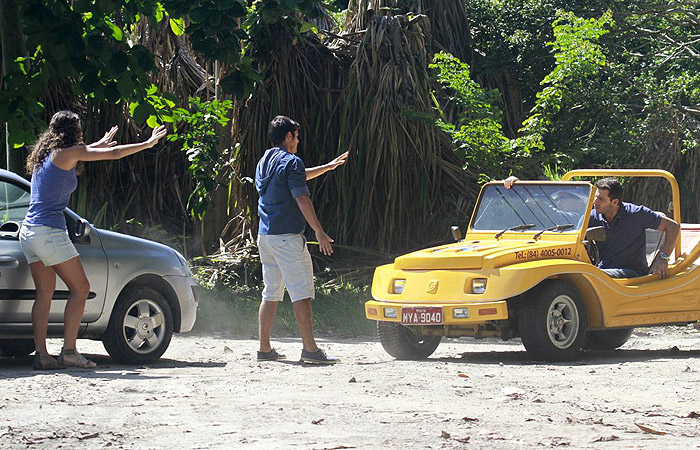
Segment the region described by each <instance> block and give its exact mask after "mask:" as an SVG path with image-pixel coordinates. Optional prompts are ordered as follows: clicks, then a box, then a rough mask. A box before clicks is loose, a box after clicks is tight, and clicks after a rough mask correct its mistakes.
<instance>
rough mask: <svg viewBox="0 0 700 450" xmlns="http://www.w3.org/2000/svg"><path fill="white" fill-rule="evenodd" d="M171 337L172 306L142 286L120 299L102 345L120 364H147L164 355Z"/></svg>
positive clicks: (155, 292) (151, 290) (159, 295)
mask: <svg viewBox="0 0 700 450" xmlns="http://www.w3.org/2000/svg"><path fill="white" fill-rule="evenodd" d="M172 335H173V314H172V312H171V311H170V305H168V302H167V301H166V300H165V298H164V297H163V296H162V295H161V294H160V293H158V292H157V291H155V290H153V289H150V288H146V287H142V288H138V289H135V290H132V291H129V292H126V293H125V294H122V295H120V296H119V299H117V303H116V304H115V305H114V309H113V310H112V316H111V317H110V319H109V325H108V327H107V331H106V332H105V334H104V335H103V336H102V343H103V344H104V347H105V349H106V350H107V353H109V355H110V356H111V357H112V358H113V359H114V360H116V361H117V362H120V363H126V364H145V363H151V362H153V361H156V360H157V359H158V358H160V357H161V355H163V353H165V350H166V349H167V348H168V345H170V339H171V338H172Z"/></svg>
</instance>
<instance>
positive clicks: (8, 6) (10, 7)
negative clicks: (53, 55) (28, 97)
mask: <svg viewBox="0 0 700 450" xmlns="http://www.w3.org/2000/svg"><path fill="white" fill-rule="evenodd" d="M0 42H1V43H2V74H3V76H2V79H3V80H5V79H6V78H7V75H8V74H9V73H10V72H11V71H12V70H13V62H14V60H15V59H16V58H17V57H20V56H24V55H25V53H26V52H25V50H24V36H23V35H22V24H21V19H20V2H18V1H17V0H0ZM3 84H4V81H3ZM2 87H3V88H4V87H5V86H2ZM3 127H4V131H5V133H4V135H5V139H4V143H5V154H6V163H7V169H8V170H10V171H12V172H15V173H24V158H23V155H22V151H21V149H15V148H10V147H9V141H8V136H9V134H10V131H11V130H9V129H8V124H7V123H5V124H3Z"/></svg>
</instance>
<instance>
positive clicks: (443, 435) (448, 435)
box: [440, 430, 452, 439]
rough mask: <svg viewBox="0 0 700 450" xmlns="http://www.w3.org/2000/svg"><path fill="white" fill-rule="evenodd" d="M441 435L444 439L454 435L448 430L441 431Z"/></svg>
mask: <svg viewBox="0 0 700 450" xmlns="http://www.w3.org/2000/svg"><path fill="white" fill-rule="evenodd" d="M440 437H441V438H443V439H450V438H451V437H452V435H451V434H450V433H448V432H447V431H445V430H442V433H440Z"/></svg>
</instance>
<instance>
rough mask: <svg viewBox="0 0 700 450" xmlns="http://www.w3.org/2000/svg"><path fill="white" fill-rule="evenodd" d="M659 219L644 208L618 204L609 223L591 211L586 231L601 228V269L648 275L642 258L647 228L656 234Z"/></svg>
mask: <svg viewBox="0 0 700 450" xmlns="http://www.w3.org/2000/svg"><path fill="white" fill-rule="evenodd" d="M660 224H661V215H660V214H658V213H656V212H654V211H652V210H651V209H649V208H647V207H646V206H641V205H635V204H632V203H625V202H622V205H621V206H620V209H619V210H618V211H617V215H616V216H615V218H614V219H613V221H612V223H608V222H607V221H606V220H605V217H603V215H602V214H598V213H596V211H595V209H594V210H593V211H591V220H590V222H589V224H588V226H589V227H596V226H602V227H605V235H606V238H605V241H603V242H598V251H599V252H600V263H599V264H598V267H600V268H601V269H632V270H634V271H636V272H638V273H640V274H647V273H649V266H648V265H647V257H646V242H647V239H646V232H645V230H646V229H647V228H650V229H653V230H656V229H658V228H659V225H660Z"/></svg>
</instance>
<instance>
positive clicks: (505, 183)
mask: <svg viewBox="0 0 700 450" xmlns="http://www.w3.org/2000/svg"><path fill="white" fill-rule="evenodd" d="M518 180H519V178H518V177H516V176H513V175H511V176H509V177H508V178H506V179H505V180H503V186H505V187H506V189H510V188H512V187H513V185H514V184H515V182H516V181H518Z"/></svg>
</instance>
